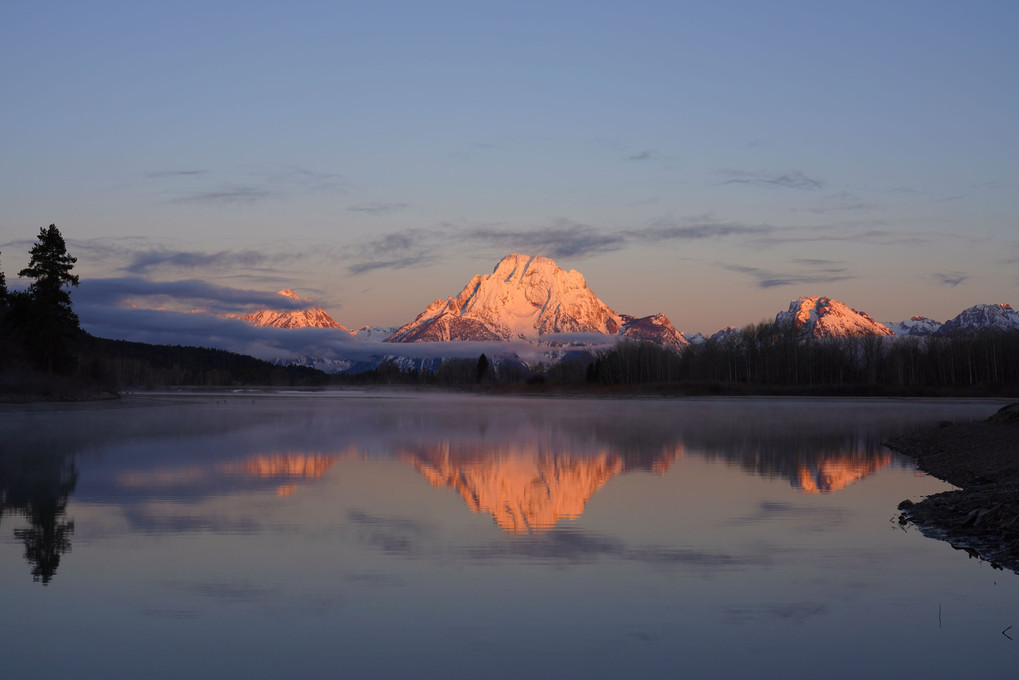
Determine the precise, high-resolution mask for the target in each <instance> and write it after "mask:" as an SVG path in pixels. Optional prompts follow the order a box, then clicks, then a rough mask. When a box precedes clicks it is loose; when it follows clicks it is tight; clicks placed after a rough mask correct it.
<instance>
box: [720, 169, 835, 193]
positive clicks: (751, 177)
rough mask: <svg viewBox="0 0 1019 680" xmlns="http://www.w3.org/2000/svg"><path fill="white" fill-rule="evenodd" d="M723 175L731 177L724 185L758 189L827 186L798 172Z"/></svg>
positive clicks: (741, 172)
mask: <svg viewBox="0 0 1019 680" xmlns="http://www.w3.org/2000/svg"><path fill="white" fill-rule="evenodd" d="M722 174H723V175H726V176H728V177H729V179H727V180H725V181H724V182H722V184H749V185H752V186H758V187H767V188H776V189H802V190H806V191H813V190H816V189H823V188H824V187H825V185H826V182H825V181H824V180H822V179H818V178H816V177H808V176H807V175H805V174H803V173H802V172H799V171H798V170H793V171H791V172H784V173H769V172H747V171H745V170H723V171H722Z"/></svg>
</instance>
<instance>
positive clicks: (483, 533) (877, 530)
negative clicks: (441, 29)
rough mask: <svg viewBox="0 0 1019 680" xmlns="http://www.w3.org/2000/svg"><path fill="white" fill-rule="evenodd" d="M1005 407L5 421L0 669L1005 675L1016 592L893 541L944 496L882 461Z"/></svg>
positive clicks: (100, 411) (140, 407) (125, 406)
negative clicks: (909, 505)
mask: <svg viewBox="0 0 1019 680" xmlns="http://www.w3.org/2000/svg"><path fill="white" fill-rule="evenodd" d="M998 406H1000V404H998V403H996V402H991V401H982V400H973V401H951V402H950V401H933V400H931V401H913V400H838V399H810V400H807V399H703V400H701V399H658V400H651V399H648V400H645V399H624V400H610V399H536V398H494V397H477V396H469V395H450V394H445V395H433V394H428V395H420V394H415V393H401V394H386V393H381V392H366V393H355V392H345V393H309V394H272V393H259V392H237V393H224V394H201V395H169V394H168V395H145V396H137V397H130V398H127V399H125V400H123V401H122V402H120V403H116V404H100V405H71V406H53V405H50V406H44V407H14V406H5V407H2V408H0V431H2V432H3V435H4V436H3V437H2V440H0V596H2V600H3V605H4V606H3V613H2V614H0V616H2V617H3V619H4V621H5V622H6V623H7V624H8V625H6V626H5V629H6V630H7V632H6V633H5V634H4V642H3V648H4V650H5V661H4V664H5V668H6V669H7V671H8V672H10V673H11V676H10V677H28V675H26V674H31V675H32V676H34V677H60V676H65V675H66V676H69V677H80V678H89V677H108V676H109V675H110V674H111V673H113V674H114V675H124V674H127V675H139V676H145V677H168V678H169V677H181V676H182V675H188V676H190V677H222V675H223V674H224V673H227V674H229V675H240V674H244V675H248V676H251V677H281V676H293V675H320V674H337V673H344V674H356V675H361V676H365V677H368V676H374V677H395V676H407V675H413V676H415V677H421V676H424V677H477V676H479V675H481V676H486V677H519V676H520V675H522V674H527V675H530V676H534V675H537V676H553V675H554V676H558V677H614V676H619V675H625V674H630V675H633V674H637V675H647V674H650V673H670V674H674V673H676V672H677V671H679V672H686V673H695V674H705V673H708V674H710V675H713V676H720V675H725V676H727V677H790V676H792V677H796V676H801V675H802V674H803V673H804V672H805V669H814V670H817V669H824V672H823V673H822V674H823V675H824V676H826V677H860V676H864V675H873V674H874V673H875V672H877V669H880V673H881V674H882V675H890V674H892V673H898V672H907V671H908V672H917V671H920V672H928V673H931V674H932V677H941V676H943V675H944V674H946V673H949V672H958V673H963V672H966V673H967V675H968V674H969V673H971V672H972V671H973V669H978V670H989V671H996V670H997V671H1001V670H1004V669H1005V668H1011V667H1012V665H1013V664H1014V661H1015V659H1016V651H1015V648H1014V647H1013V646H1006V645H1005V644H1004V643H1008V642H1009V641H1008V640H1007V639H1006V638H1004V637H1003V636H1002V635H1000V631H1002V630H1003V629H1005V628H1006V627H1007V626H1008V625H1011V624H1012V623H1019V604H1016V603H1017V602H1019V583H1016V578H1015V576H1014V575H1012V574H1010V573H1002V572H999V571H995V570H994V569H992V568H991V567H990V566H989V565H986V564H982V563H980V562H977V561H975V560H971V559H969V558H967V556H966V555H965V554H964V553H963V552H961V551H955V550H953V549H952V548H951V547H950V546H948V545H947V544H945V543H941V542H937V541H931V540H929V539H926V538H924V537H922V536H920V535H919V533H918V532H915V531H913V530H911V529H903V528H901V527H899V525H898V524H897V523H896V522H895V521H894V519H895V517H897V512H896V509H895V506H896V504H897V503H898V502H899V501H900V500H902V499H903V498H907V497H909V498H913V499H914V500H915V499H918V498H919V497H921V496H923V495H927V494H930V493H935V492H938V491H941V490H945V489H947V488H949V487H948V486H947V485H945V484H943V483H941V482H939V481H937V480H934V479H931V478H929V477H926V476H924V475H920V474H918V473H916V472H915V471H914V470H913V467H912V465H911V464H910V463H909V462H908V461H904V460H901V459H899V458H898V457H897V456H895V455H894V454H892V453H891V452H890V451H888V450H887V449H886V448H885V447H883V446H882V444H881V442H882V441H883V440H885V439H887V438H889V437H892V436H895V435H897V434H900V433H904V432H908V431H911V430H913V429H917V428H920V427H927V426H933V425H936V424H937V423H938V422H939V421H941V420H970V419H978V418H983V417H986V416H987V415H989V414H990V413H992V412H993V411H994V410H995V409H996V408H998ZM939 611H940V612H941V615H940V620H939ZM55 640H59V646H60V649H61V652H62V653H61V654H59V655H54V654H52V653H51V652H50V651H49V650H50V648H51V647H52V645H53V644H54V641H55ZM266 641H271V644H267V642H266ZM737 643H738V644H737ZM734 644H736V645H737V646H738V652H739V653H734V652H733V645H734ZM394 650H398V651H399V653H394ZM5 674H6V673H5ZM811 674H813V673H811Z"/></svg>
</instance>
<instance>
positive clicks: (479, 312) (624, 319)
mask: <svg viewBox="0 0 1019 680" xmlns="http://www.w3.org/2000/svg"><path fill="white" fill-rule="evenodd" d="M554 333H599V334H602V335H610V336H615V335H622V336H623V337H636V338H641V339H649V340H653V341H655V342H660V343H662V344H671V345H686V344H688V342H687V341H686V339H685V338H683V337H682V335H681V334H680V333H679V332H678V331H676V329H675V328H673V327H672V324H671V323H669V320H668V319H666V318H665V317H664V315H655V316H654V317H641V318H639V319H638V318H635V317H631V316H626V315H622V314H617V313H616V312H615V311H613V309H612V308H611V307H609V306H608V305H606V304H605V303H604V302H602V301H601V300H599V299H598V297H597V296H596V295H595V294H594V293H593V292H592V291H591V290H590V289H589V288H588V287H587V281H586V280H585V279H584V275H583V274H581V273H580V272H578V271H576V270H574V269H571V270H569V271H567V270H565V269H561V268H560V267H559V266H558V265H557V264H556V263H555V262H554V261H552V260H550V259H549V258H547V257H542V256H541V255H535V256H531V255H522V254H519V253H514V254H512V255H507V256H506V257H504V258H503V259H502V260H500V261H499V263H498V264H497V265H496V266H495V269H494V270H493V271H492V273H491V274H479V275H476V276H475V277H474V278H472V279H471V280H470V282H469V283H468V284H467V285H466V286H464V289H463V290H462V291H460V294H459V295H457V296H456V297H450V298H446V299H445V300H441V299H439V300H436V301H435V302H433V303H432V304H430V305H428V307H426V308H425V310H424V311H423V312H421V313H420V314H419V315H418V316H417V318H416V319H414V320H413V321H411V322H410V323H408V324H405V325H403V326H401V327H400V328H399V329H397V331H396V332H395V333H393V335H392V336H390V337H389V338H387V340H386V341H387V342H429V341H430V342H447V341H455V340H492V341H500V340H501V341H512V340H530V341H534V340H537V339H538V338H540V337H542V336H547V335H551V334H554Z"/></svg>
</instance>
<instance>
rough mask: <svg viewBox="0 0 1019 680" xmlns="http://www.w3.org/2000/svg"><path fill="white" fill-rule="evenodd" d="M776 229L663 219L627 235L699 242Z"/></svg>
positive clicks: (651, 238) (657, 240)
mask: <svg viewBox="0 0 1019 680" xmlns="http://www.w3.org/2000/svg"><path fill="white" fill-rule="evenodd" d="M774 231H775V229H774V227H770V226H767V225H746V224H738V223H734V222H711V221H706V222H698V223H692V224H691V223H684V222H682V221H677V220H673V219H671V218H669V219H661V220H657V221H655V222H654V223H652V225H651V226H649V227H646V228H644V229H633V230H630V231H628V232H626V233H627V235H629V236H630V237H632V238H633V239H634V240H637V241H644V242H651V243H658V242H663V241H698V240H702V239H710V238H724V237H726V236H761V235H764V234H770V233H772V232H774Z"/></svg>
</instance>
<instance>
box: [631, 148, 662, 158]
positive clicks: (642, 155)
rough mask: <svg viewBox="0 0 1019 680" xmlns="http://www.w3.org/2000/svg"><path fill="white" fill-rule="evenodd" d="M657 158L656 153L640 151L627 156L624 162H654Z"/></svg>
mask: <svg viewBox="0 0 1019 680" xmlns="http://www.w3.org/2000/svg"><path fill="white" fill-rule="evenodd" d="M657 157H658V152H656V151H652V150H651V149H645V150H643V151H640V152H638V153H635V154H633V155H632V156H627V157H626V160H628V161H650V160H654V159H655V158H657Z"/></svg>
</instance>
